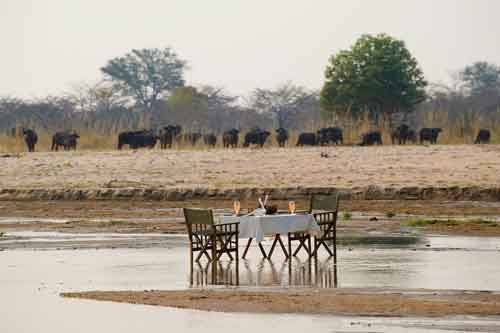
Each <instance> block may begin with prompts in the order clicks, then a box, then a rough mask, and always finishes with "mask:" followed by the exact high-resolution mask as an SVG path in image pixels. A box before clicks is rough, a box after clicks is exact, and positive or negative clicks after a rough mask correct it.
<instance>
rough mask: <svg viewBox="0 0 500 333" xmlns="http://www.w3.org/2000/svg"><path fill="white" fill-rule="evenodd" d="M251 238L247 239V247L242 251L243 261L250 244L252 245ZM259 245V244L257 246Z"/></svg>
mask: <svg viewBox="0 0 500 333" xmlns="http://www.w3.org/2000/svg"><path fill="white" fill-rule="evenodd" d="M252 240H253V238H249V239H248V243H247V246H246V247H245V251H243V257H242V258H243V259H245V257H246V256H247V252H248V249H249V248H250V244H251V243H252ZM259 245H260V244H259Z"/></svg>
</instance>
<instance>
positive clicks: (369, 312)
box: [62, 289, 500, 317]
mask: <svg viewBox="0 0 500 333" xmlns="http://www.w3.org/2000/svg"><path fill="white" fill-rule="evenodd" d="M62 296H64V297H73V298H83V299H93V300H99V301H112V302H121V303H133V304H146V305H157V306H167V307H174V308H181V309H196V310H203V311H215V312H245V313H280V314H283V313H287V314H297V313H300V314H317V315H337V316H338V315H357V316H384V317H392V316H398V317H401V316H422V317H443V316H451V315H474V316H500V294H498V293H493V292H477V291H470V292H457V291H443V290H439V291H437V290H370V289H342V290H328V289H319V290H288V291H286V292H276V291H271V292H265V291H258V292H250V291H231V290H201V291H200V290H188V291H148V292H141V291H109V292H106V291H94V292H83V293H63V294H62Z"/></svg>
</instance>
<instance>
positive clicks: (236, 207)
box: [233, 200, 241, 215]
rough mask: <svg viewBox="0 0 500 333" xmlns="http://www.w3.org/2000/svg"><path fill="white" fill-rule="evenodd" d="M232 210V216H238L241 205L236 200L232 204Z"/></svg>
mask: <svg viewBox="0 0 500 333" xmlns="http://www.w3.org/2000/svg"><path fill="white" fill-rule="evenodd" d="M233 209H234V214H235V215H239V214H240V209H241V203H240V202H239V201H238V200H235V201H234V202H233Z"/></svg>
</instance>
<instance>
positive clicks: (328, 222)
mask: <svg viewBox="0 0 500 333" xmlns="http://www.w3.org/2000/svg"><path fill="white" fill-rule="evenodd" d="M338 205H339V196H338V194H333V195H313V196H312V197H311V200H310V203H309V211H308V213H309V214H313V215H314V218H315V219H316V222H317V223H318V225H319V227H320V235H319V236H317V237H315V238H314V247H311V235H309V234H308V233H305V232H296V233H289V234H288V251H289V252H290V253H291V249H292V242H293V241H298V242H299V245H298V246H297V248H296V249H295V251H294V252H293V256H294V257H295V256H297V254H298V253H299V251H300V250H301V249H302V248H303V249H304V250H306V252H307V254H308V255H309V257H312V256H315V257H316V256H317V253H318V249H319V247H320V246H322V245H323V246H325V247H326V249H327V251H328V253H329V254H330V255H332V256H334V257H335V258H337V226H336V224H337V212H338ZM330 241H332V242H333V252H332V251H331V250H330V248H329V247H328V242H330Z"/></svg>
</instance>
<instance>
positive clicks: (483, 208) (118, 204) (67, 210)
mask: <svg viewBox="0 0 500 333" xmlns="http://www.w3.org/2000/svg"><path fill="white" fill-rule="evenodd" d="M273 203H275V204H277V205H278V206H279V207H280V208H281V209H286V207H287V202H283V201H273ZM297 204H298V209H306V208H307V204H308V203H307V201H305V200H299V201H298V202H297ZM231 205H232V202H230V201H219V200H196V201H181V202H179V201H30V202H26V201H0V231H4V232H9V231H23V230H29V231H49V232H51V231H57V232H65V233H120V234H131V233H132V234H135V233H165V234H184V233H186V228H185V225H184V218H183V215H182V208H181V207H204V208H213V209H216V211H217V212H222V211H225V212H229V211H230V207H231ZM250 205H251V204H250V203H247V202H243V207H245V208H250V207H251V206H250ZM340 210H341V213H340V214H339V221H338V230H339V238H340V239H342V237H343V236H345V235H349V236H356V235H357V236H366V235H370V234H373V233H377V234H379V235H380V234H386V235H401V234H402V233H405V234H407V233H408V232H410V231H414V232H419V233H422V234H441V235H469V236H499V235H500V220H499V222H498V223H496V224H491V225H487V224H467V223H464V224H457V225H447V224H434V225H427V226H422V227H409V226H408V221H409V220H411V219H416V218H420V217H422V218H438V219H474V218H481V219H492V220H498V219H499V218H498V217H499V216H500V202H477V201H445V202H443V201H420V200H407V201H392V200H385V201H382V200H343V201H341V204H340ZM344 212H351V214H352V217H351V218H350V219H349V220H346V219H345V218H344ZM388 215H390V216H392V217H388ZM0 247H1V246H0Z"/></svg>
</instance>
